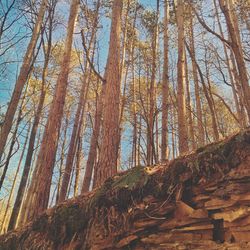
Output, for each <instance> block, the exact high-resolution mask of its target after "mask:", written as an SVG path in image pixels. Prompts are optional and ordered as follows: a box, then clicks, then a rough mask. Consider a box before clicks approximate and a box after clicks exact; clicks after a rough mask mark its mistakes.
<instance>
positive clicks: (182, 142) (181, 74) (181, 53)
mask: <svg viewBox="0 0 250 250" xmlns="http://www.w3.org/2000/svg"><path fill="white" fill-rule="evenodd" d="M177 2H178V4H177V25H178V65H177V68H178V72H177V78H178V79H177V81H178V84H177V104H178V132H179V151H180V154H181V155H182V154H185V153H187V152H188V150H189V149H188V130H187V125H186V103H185V87H184V86H185V47H184V3H183V1H182V0H178V1H177Z"/></svg>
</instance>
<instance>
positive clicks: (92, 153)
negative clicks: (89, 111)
mask: <svg viewBox="0 0 250 250" xmlns="http://www.w3.org/2000/svg"><path fill="white" fill-rule="evenodd" d="M105 87H106V86H105V85H103V86H102V90H101V94H100V96H99V97H98V100H97V106H96V113H95V123H94V127H93V132H92V136H91V140H90V149H89V154H88V160H87V164H86V170H85V175H84V179H83V185H82V190H81V193H85V192H87V191H89V188H90V182H91V177H92V174H93V168H94V163H95V159H96V155H97V144H98V138H99V134H100V129H101V118H102V111H103V98H104V92H105Z"/></svg>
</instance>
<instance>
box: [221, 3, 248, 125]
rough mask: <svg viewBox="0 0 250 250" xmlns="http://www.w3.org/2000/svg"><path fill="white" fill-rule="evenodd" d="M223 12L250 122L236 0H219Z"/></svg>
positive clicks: (246, 76)
mask: <svg viewBox="0 0 250 250" xmlns="http://www.w3.org/2000/svg"><path fill="white" fill-rule="evenodd" d="M219 4H220V7H221V10H222V12H223V14H224V16H225V19H226V23H227V27H228V32H229V34H230V38H231V46H232V50H233V52H234V55H235V60H236V62H237V66H238V71H239V77H240V84H241V87H242V90H243V93H242V96H241V98H242V99H243V102H244V104H245V106H246V110H247V115H248V122H249V121H250V88H249V82H248V80H249V79H248V75H247V68H246V64H245V61H244V56H243V49H242V43H241V38H240V32H239V27H238V19H237V16H236V13H235V4H234V0H227V1H225V0H219Z"/></svg>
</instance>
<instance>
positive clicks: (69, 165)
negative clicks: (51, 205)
mask: <svg viewBox="0 0 250 250" xmlns="http://www.w3.org/2000/svg"><path fill="white" fill-rule="evenodd" d="M86 77H87V76H86V75H85V77H84V79H83V82H82V88H81V94H80V99H79V102H78V106H77V111H76V114H75V121H74V126H73V131H72V134H71V139H70V144H69V150H68V155H67V159H66V166H65V170H64V174H63V179H62V185H61V189H60V194H59V200H58V201H59V202H62V201H64V200H65V199H66V194H67V190H68V187H69V180H70V175H71V172H72V169H73V161H74V156H75V153H76V147H77V134H78V131H79V130H80V129H81V127H80V125H81V123H80V120H81V116H82V115H83V114H82V113H84V112H85V105H86V98H87V94H86V92H88V91H87V90H88V85H89V81H88V80H87V79H86ZM81 114H82V115H81Z"/></svg>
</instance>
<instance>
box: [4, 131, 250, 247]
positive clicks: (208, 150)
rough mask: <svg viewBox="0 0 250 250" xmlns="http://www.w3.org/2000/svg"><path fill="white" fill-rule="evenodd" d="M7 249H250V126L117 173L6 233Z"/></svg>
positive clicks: (5, 244) (5, 243)
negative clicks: (165, 159) (160, 160)
mask: <svg viewBox="0 0 250 250" xmlns="http://www.w3.org/2000/svg"><path fill="white" fill-rule="evenodd" d="M248 241H249V243H248ZM0 249H8V250H9V249H36V250H37V249H92V250H101V249H110V250H114V249H164V250H165V249H171V250H172V249H196V250H197V249H210V250H211V249H250V129H247V130H245V131H243V132H240V133H239V134H237V135H235V136H233V137H231V138H228V139H227V140H224V141H221V142H218V143H214V144H211V145H208V146H206V147H204V148H200V149H199V150H197V151H196V152H194V153H192V154H190V155H187V156H184V157H181V158H178V159H176V160H174V161H172V162H170V163H169V164H167V165H164V166H155V167H146V168H143V167H136V168H133V169H131V170H129V171H127V172H125V173H123V174H120V175H117V176H114V177H113V178H110V179H108V180H106V182H105V184H104V185H103V186H102V187H101V188H100V189H98V190H95V191H93V192H90V193H87V194H85V195H82V196H79V197H77V198H76V199H72V200H68V201H66V202H64V203H62V204H60V205H58V206H56V207H54V208H51V209H49V210H47V211H46V212H45V213H44V214H42V215H41V216H40V217H39V218H38V219H36V220H35V221H34V222H32V223H31V224H29V225H27V226H26V227H24V228H21V229H18V230H16V231H13V232H9V233H8V234H6V235H3V236H1V237H0Z"/></svg>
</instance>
